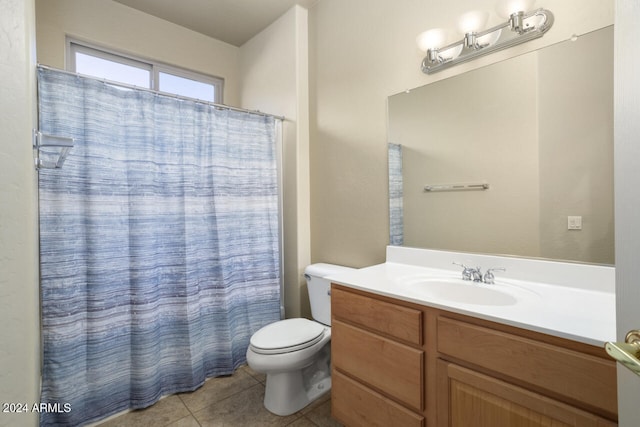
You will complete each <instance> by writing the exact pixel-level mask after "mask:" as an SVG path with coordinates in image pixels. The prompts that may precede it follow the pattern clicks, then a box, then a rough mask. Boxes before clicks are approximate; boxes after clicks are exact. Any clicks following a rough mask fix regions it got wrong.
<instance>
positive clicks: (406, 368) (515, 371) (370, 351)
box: [331, 284, 617, 427]
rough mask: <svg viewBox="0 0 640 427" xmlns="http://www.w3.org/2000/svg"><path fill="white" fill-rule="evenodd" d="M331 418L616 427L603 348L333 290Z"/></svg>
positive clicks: (354, 422)
mask: <svg viewBox="0 0 640 427" xmlns="http://www.w3.org/2000/svg"><path fill="white" fill-rule="evenodd" d="M331 307H332V344H331V345H332V350H331V357H332V375H333V380H332V381H333V385H332V393H331V401H332V414H333V416H334V417H335V418H336V419H338V420H339V421H340V422H342V423H343V424H345V425H346V426H348V427H357V426H367V427H370V426H415V427H426V426H429V427H431V426H438V427H449V426H452V427H458V426H469V427H482V426H490V427H502V426H504V427H518V426H579V427H582V426H594V427H596V426H598V427H604V426H615V425H616V420H617V399H616V368H615V363H614V362H613V361H612V360H610V359H609V358H608V357H607V356H606V354H605V352H604V350H603V349H601V348H598V347H594V346H590V345H587V344H583V343H578V342H574V341H570V340H566V339H562V338H558V337H554V336H549V335H545V334H540V333H536V332H531V331H526V330H522V329H519V328H514V327H510V326H507V325H503V324H500V323H494V322H489V321H485V320H481V319H477V318H474V317H469V316H464V315H460V314H456V313H452V312H447V311H443V310H438V309H433V308H429V307H425V306H421V305H418V304H412V303H408V302H404V301H400V300H396V299H393V298H387V297H383V296H379V295H375V294H372V293H368V292H363V291H360V290H355V289H351V288H348V287H343V286H340V285H335V284H334V285H333V286H332V306H331Z"/></svg>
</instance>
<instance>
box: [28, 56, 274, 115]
mask: <svg viewBox="0 0 640 427" xmlns="http://www.w3.org/2000/svg"><path fill="white" fill-rule="evenodd" d="M37 68H42V69H44V70H50V71H56V72H58V73H63V74H68V75H71V76H76V77H83V78H86V79H90V80H95V81H98V82H102V83H105V84H109V85H113V86H120V87H123V88H126V89H135V90H141V91H144V92H149V93H153V94H156V95H161V96H166V97H169V98H175V99H180V100H183V101H191V102H196V103H199V104H204V105H209V106H211V107H215V108H220V109H223V110H232V111H239V112H241V113H248V114H255V115H258V116H264V117H273V118H274V119H276V120H281V121H284V120H285V117H284V116H276V115H275V114H268V113H263V112H262V111H258V110H247V109H245V108H238V107H232V106H230V105H224V104H216V103H215V102H209V101H205V100H202V99H197V98H190V97H187V96H181V95H176V94H174V93H167V92H161V91H159V90H154V89H149V88H146V87H141V86H135V85H130V84H127V83H121V82H116V81H113V80H108V79H101V78H99V77H94V76H89V75H86V74H80V73H74V72H73V71H67V70H61V69H59V68H54V67H50V66H48V65H42V64H38V65H37Z"/></svg>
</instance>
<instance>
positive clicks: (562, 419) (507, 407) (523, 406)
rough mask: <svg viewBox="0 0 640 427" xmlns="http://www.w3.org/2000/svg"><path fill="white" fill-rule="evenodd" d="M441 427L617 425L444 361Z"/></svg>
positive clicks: (440, 390)
mask: <svg viewBox="0 0 640 427" xmlns="http://www.w3.org/2000/svg"><path fill="white" fill-rule="evenodd" d="M437 412H438V425H439V426H440V427H537V426H553V427H564V426H575V427H605V426H615V424H614V423H611V422H610V421H607V420H605V419H602V418H600V417H597V416H595V415H593V414H590V413H588V412H585V411H582V410H580V409H577V408H574V407H572V406H569V405H566V404H564V403H561V402H558V401H555V400H553V399H550V398H547V397H545V396H542V395H539V394H537V393H533V392H531V391H528V390H525V389H522V388H520V387H517V386H514V385H512V384H508V383H505V382H503V381H500V380H497V379H495V378H492V377H489V376H486V375H483V374H480V373H477V372H475V371H472V370H470V369H466V368H463V367H460V366H457V365H455V364H452V363H448V362H445V361H443V360H439V361H438V411H437Z"/></svg>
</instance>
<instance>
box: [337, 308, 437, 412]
mask: <svg viewBox="0 0 640 427" xmlns="http://www.w3.org/2000/svg"><path fill="white" fill-rule="evenodd" d="M331 363H332V364H333V367H334V368H336V369H338V370H341V371H343V372H345V373H348V374H349V375H351V376H353V377H356V378H358V379H359V380H362V382H364V383H366V384H368V385H371V386H373V387H375V388H376V389H378V390H380V391H381V392H384V393H386V394H388V395H389V396H393V397H394V398H396V399H398V401H399V402H401V403H404V404H406V405H408V406H409V407H411V408H414V409H416V410H417V411H422V410H423V409H424V404H423V402H424V399H423V392H422V391H423V390H424V387H423V385H424V384H423V378H424V370H423V366H424V352H423V351H422V350H418V349H415V348H412V347H409V346H407V345H404V344H400V343H397V342H395V341H392V340H390V339H387V338H383V337H380V336H378V335H375V334H372V333H370V332H367V331H364V330H362V329H359V328H356V327H353V326H351V325H348V324H346V323H343V322H341V321H339V320H335V319H334V321H333V323H332V327H331Z"/></svg>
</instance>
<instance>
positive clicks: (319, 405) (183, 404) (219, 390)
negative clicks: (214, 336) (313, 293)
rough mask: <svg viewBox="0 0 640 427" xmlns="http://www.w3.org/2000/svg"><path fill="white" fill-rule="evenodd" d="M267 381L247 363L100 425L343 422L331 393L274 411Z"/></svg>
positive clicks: (312, 425) (330, 426) (294, 426)
mask: <svg viewBox="0 0 640 427" xmlns="http://www.w3.org/2000/svg"><path fill="white" fill-rule="evenodd" d="M264 381H265V376H264V375H262V374H259V373H257V372H255V371H253V370H252V369H251V368H249V367H248V366H243V367H241V368H240V369H238V370H236V372H235V373H234V374H233V375H231V376H228V377H220V378H213V379H210V380H209V381H207V382H206V383H205V384H204V385H203V386H202V387H200V388H199V389H198V390H196V391H194V392H192V393H179V394H176V395H172V396H169V397H166V398H164V399H162V400H160V401H159V402H158V403H156V404H155V405H153V406H151V407H149V408H146V409H141V410H137V411H132V412H129V413H126V414H123V415H120V416H118V417H115V418H111V419H109V420H107V421H105V422H104V423H102V424H99V427H134V426H135V427H147V426H149V427H214V426H215V427H218V426H224V427H235V426H238V427H253V426H274V427H275V426H290V427H340V426H342V425H341V424H340V423H338V422H337V421H336V420H334V419H333V418H331V400H330V399H329V393H327V395H325V396H323V397H322V398H320V399H319V400H318V401H316V402H314V403H312V404H311V405H309V406H307V407H306V408H304V409H302V410H301V411H299V412H296V413H295V414H293V415H289V416H287V417H279V416H277V415H273V414H272V413H270V412H269V411H267V410H266V409H265V408H264V406H263V404H262V400H263V399H264Z"/></svg>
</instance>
